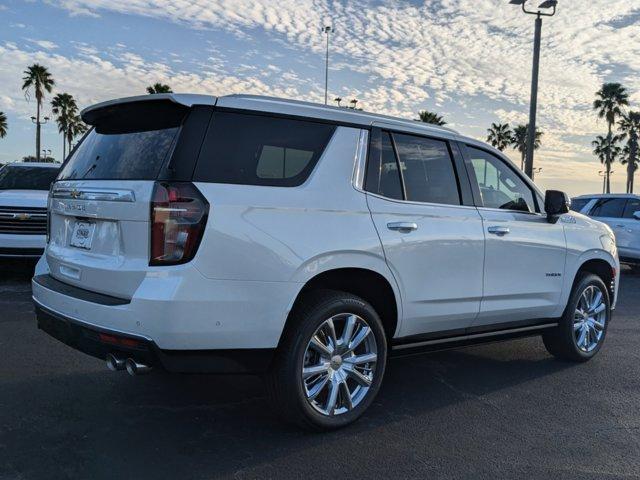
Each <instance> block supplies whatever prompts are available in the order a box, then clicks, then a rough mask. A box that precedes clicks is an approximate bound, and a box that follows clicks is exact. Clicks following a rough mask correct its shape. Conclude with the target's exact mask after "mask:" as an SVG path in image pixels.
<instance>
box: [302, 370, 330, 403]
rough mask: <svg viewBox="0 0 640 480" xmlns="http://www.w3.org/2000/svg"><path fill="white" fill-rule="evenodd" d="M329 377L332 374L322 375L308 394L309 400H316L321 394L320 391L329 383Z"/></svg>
mask: <svg viewBox="0 0 640 480" xmlns="http://www.w3.org/2000/svg"><path fill="white" fill-rule="evenodd" d="M329 377H330V376H329V374H328V373H327V374H326V375H324V376H323V377H322V379H321V380H320V381H318V382H316V384H315V385H314V386H313V387H312V388H311V390H309V394H308V395H307V398H308V399H309V400H315V398H316V397H317V396H318V395H319V394H320V392H322V390H324V387H326V386H327V384H328V383H329Z"/></svg>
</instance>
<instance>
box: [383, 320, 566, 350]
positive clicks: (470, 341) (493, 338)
mask: <svg viewBox="0 0 640 480" xmlns="http://www.w3.org/2000/svg"><path fill="white" fill-rule="evenodd" d="M557 326H558V322H554V323H545V324H541V325H531V326H527V327H519V328H509V329H505V330H496V331H492V332H482V333H472V334H467V335H458V336H451V337H445V338H434V339H431V340H423V341H417V342H411V343H402V344H397V345H393V346H392V347H391V350H392V355H394V356H395V355H398V356H399V355H411V354H413V353H421V352H414V351H413V350H414V349H418V350H422V351H435V350H445V349H449V348H456V347H466V346H472V345H479V344H483V343H490V342H499V341H504V340H512V339H514V338H522V337H528V336H533V335H537V334H538V333H539V332H540V331H541V330H544V329H547V328H553V327H557Z"/></svg>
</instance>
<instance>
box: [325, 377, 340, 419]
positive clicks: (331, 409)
mask: <svg viewBox="0 0 640 480" xmlns="http://www.w3.org/2000/svg"><path fill="white" fill-rule="evenodd" d="M339 389H340V386H339V384H338V382H337V380H336V379H335V378H332V379H331V381H330V382H329V396H328V398H327V407H326V411H327V413H328V414H329V415H333V414H334V413H335V409H336V404H337V403H338V392H339Z"/></svg>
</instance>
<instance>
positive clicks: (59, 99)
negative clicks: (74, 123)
mask: <svg viewBox="0 0 640 480" xmlns="http://www.w3.org/2000/svg"><path fill="white" fill-rule="evenodd" d="M51 107H52V108H51V111H52V112H53V114H54V115H56V123H57V124H58V132H59V133H61V134H62V159H63V160H64V159H65V158H67V130H68V129H69V119H70V118H72V117H74V116H76V115H77V113H78V105H77V104H76V101H75V99H74V98H73V96H71V95H70V94H68V93H58V94H57V95H56V96H55V97H53V100H51Z"/></svg>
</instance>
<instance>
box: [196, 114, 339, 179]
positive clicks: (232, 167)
mask: <svg viewBox="0 0 640 480" xmlns="http://www.w3.org/2000/svg"><path fill="white" fill-rule="evenodd" d="M335 128H336V127H335V125H329V124H325V123H318V122H312V121H306V120H297V119H291V118H278V117H270V116H266V115H251V114H244V113H231V112H220V111H219V112H216V113H215V114H214V116H213V123H212V128H209V133H208V134H207V138H206V140H205V142H204V145H203V147H202V152H201V154H200V157H199V159H198V165H197V167H196V171H195V174H194V180H195V181H200V182H213V183H234V184H243V185H271V186H281V187H293V186H297V185H300V184H302V183H303V182H304V181H305V180H306V179H307V177H308V176H309V174H310V173H311V171H312V170H313V167H314V166H315V164H316V163H317V162H318V159H319V158H320V156H321V155H322V152H323V151H324V149H325V147H326V146H327V143H328V142H329V140H330V139H331V136H332V135H333V132H334V131H335Z"/></svg>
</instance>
